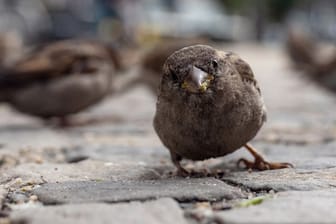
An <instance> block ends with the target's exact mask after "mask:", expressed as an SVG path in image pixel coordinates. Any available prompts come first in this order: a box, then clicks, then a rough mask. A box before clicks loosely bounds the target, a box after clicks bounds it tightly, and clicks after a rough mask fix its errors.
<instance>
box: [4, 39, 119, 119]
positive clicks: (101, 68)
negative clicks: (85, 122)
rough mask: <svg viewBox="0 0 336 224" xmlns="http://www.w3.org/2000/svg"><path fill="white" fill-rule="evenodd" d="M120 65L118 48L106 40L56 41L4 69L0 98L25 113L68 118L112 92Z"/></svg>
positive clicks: (42, 116)
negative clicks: (106, 42)
mask: <svg viewBox="0 0 336 224" xmlns="http://www.w3.org/2000/svg"><path fill="white" fill-rule="evenodd" d="M117 66H118V61H117V56H116V55H115V52H114V51H113V49H111V48H108V47H107V46H105V45H104V44H102V43H99V42H95V41H86V40H67V41H60V42H56V43H52V44H49V45H46V46H44V47H41V48H39V49H36V50H34V51H33V52H30V53H28V54H27V55H26V56H24V57H23V58H22V59H20V60H19V61H17V62H16V63H15V64H14V65H13V66H11V67H8V68H5V69H2V71H1V74H0V86H1V91H0V100H2V101H5V102H8V103H9V104H10V105H12V106H13V107H14V108H16V109H17V110H19V111H21V112H23V113H27V114H30V115H34V116H38V117H41V118H44V119H48V118H53V117H57V118H62V120H64V118H66V117H67V116H68V115H70V114H74V113H77V112H79V111H82V110H84V109H86V108H87V107H89V106H91V105H93V104H95V103H98V102H99V101H100V100H102V99H103V98H104V97H105V96H106V95H107V94H108V93H109V90H110V84H111V80H112V78H113V76H114V72H115V69H116V67H117ZM64 121H66V120H64Z"/></svg>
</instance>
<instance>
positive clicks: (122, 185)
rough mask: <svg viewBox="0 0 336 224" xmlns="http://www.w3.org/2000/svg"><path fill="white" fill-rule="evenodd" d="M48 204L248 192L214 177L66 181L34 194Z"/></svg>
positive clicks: (211, 197)
mask: <svg viewBox="0 0 336 224" xmlns="http://www.w3.org/2000/svg"><path fill="white" fill-rule="evenodd" d="M33 193H34V194H36V195H37V196H38V198H39V200H40V201H42V202H43V203H45V204H59V203H84V202H101V201H104V202H119V201H131V200H149V199H155V198H161V197H172V198H175V199H176V200H178V201H216V200H220V199H223V198H226V199H234V198H244V197H246V193H244V192H242V191H241V190H240V189H239V188H236V187H232V186H230V185H227V184H225V183H224V182H222V181H220V180H217V179H214V178H197V179H185V178H174V179H161V180H160V179H157V180H148V181H143V180H138V181H98V182H92V181H91V182H89V181H86V182H84V181H82V182H64V183H53V184H44V185H42V186H41V187H39V188H36V189H35V190H34V191H33Z"/></svg>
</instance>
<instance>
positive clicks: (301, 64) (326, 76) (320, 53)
mask: <svg viewBox="0 0 336 224" xmlns="http://www.w3.org/2000/svg"><path fill="white" fill-rule="evenodd" d="M287 49H288V54H289V56H290V58H291V59H292V61H293V64H295V66H296V68H298V69H299V70H301V71H302V72H303V74H304V75H305V76H306V77H308V78H309V79H310V80H312V81H313V82H315V83H317V84H318V85H320V86H322V87H324V88H326V89H328V90H331V91H333V92H336V48H335V46H333V47H332V48H331V49H330V46H329V48H324V47H323V46H322V45H321V44H320V43H318V42H317V41H316V40H314V39H313V38H312V37H311V36H310V35H309V34H308V33H305V32H302V31H299V30H298V29H292V30H289V32H288V40H287Z"/></svg>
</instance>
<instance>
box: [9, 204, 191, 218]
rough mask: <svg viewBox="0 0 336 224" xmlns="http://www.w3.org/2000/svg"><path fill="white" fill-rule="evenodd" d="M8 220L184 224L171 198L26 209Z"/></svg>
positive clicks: (16, 212)
mask: <svg viewBox="0 0 336 224" xmlns="http://www.w3.org/2000/svg"><path fill="white" fill-rule="evenodd" d="M10 220H11V223H13V224H21V223H25V224H30V223H34V224H45V223H49V224H59V223H62V224H73V223H79V224H92V223H124V224H133V223H138V224H142V223H143V224H156V223H162V224H170V223H176V224H187V222H186V220H185V219H184V217H183V211H182V210H181V209H180V207H179V205H178V203H176V201H174V200H173V199H170V198H163V199H159V200H156V201H150V202H145V203H141V202H131V203H120V204H114V205H110V204H102V203H101V204H100V203H92V204H71V205H60V206H46V207H45V206H43V207H39V208H28V209H23V210H15V211H14V212H13V213H11V215H10Z"/></svg>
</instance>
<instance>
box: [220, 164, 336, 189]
mask: <svg viewBox="0 0 336 224" xmlns="http://www.w3.org/2000/svg"><path fill="white" fill-rule="evenodd" d="M335 173H336V168H330V169H320V170H307V169H281V170H267V171H260V172H251V173H250V172H248V171H244V172H235V173H230V174H228V175H226V176H224V177H223V180H225V181H228V182H230V183H231V184H237V185H242V186H244V187H246V188H249V189H251V190H253V191H263V190H275V191H289V190H301V191H307V190H316V189H327V188H335V187H336V179H335Z"/></svg>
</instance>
